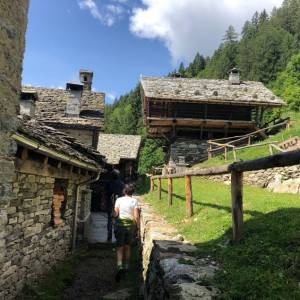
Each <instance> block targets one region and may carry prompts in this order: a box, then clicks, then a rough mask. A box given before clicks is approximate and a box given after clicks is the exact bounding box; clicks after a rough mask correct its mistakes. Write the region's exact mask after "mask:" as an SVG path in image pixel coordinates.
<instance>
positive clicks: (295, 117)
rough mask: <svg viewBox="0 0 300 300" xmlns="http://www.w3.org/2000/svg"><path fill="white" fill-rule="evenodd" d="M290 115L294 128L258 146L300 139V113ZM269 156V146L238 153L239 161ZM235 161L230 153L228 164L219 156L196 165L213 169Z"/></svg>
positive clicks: (283, 131)
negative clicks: (293, 138) (291, 138)
mask: <svg viewBox="0 0 300 300" xmlns="http://www.w3.org/2000/svg"><path fill="white" fill-rule="evenodd" d="M288 115H289V116H290V118H291V121H292V127H291V128H290V129H287V130H282V131H280V132H279V133H277V134H276V135H274V136H270V137H269V138H268V139H266V140H264V141H262V142H258V143H257V144H260V143H266V142H271V141H277V142H282V141H284V140H286V139H288V138H290V137H295V136H298V137H300V113H295V112H289V114H288ZM274 153H276V150H275V149H274ZM268 155H270V152H269V146H268V145H264V146H261V147H255V148H248V149H242V150H238V151H237V159H240V160H249V159H255V158H260V157H264V156H268ZM233 161H234V159H233V153H232V152H231V151H230V152H229V155H228V161H227V162H225V158H224V155H218V156H215V157H213V158H212V159H209V160H207V161H205V162H203V163H201V164H198V165H196V167H212V166H217V165H222V164H225V163H231V162H233Z"/></svg>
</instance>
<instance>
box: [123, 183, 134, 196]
mask: <svg viewBox="0 0 300 300" xmlns="http://www.w3.org/2000/svg"><path fill="white" fill-rule="evenodd" d="M133 193H134V185H133V184H131V183H130V184H125V187H124V189H123V194H124V195H128V196H132V195H133Z"/></svg>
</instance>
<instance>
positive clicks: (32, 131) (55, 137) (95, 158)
mask: <svg viewBox="0 0 300 300" xmlns="http://www.w3.org/2000/svg"><path fill="white" fill-rule="evenodd" d="M19 122H20V124H19V127H18V131H17V134H18V135H21V136H24V137H26V138H28V139H30V140H33V141H35V142H37V143H40V144H41V145H43V146H45V147H47V148H49V149H51V150H54V151H57V152H59V153H62V154H65V155H67V156H70V157H74V158H75V159H78V160H80V161H82V162H85V163H89V164H92V165H94V166H95V167H99V165H103V163H104V157H103V155H101V154H100V153H99V152H97V151H96V150H94V149H93V148H91V147H89V146H86V145H84V144H82V143H80V142H79V141H78V140H76V139H75V138H72V137H70V136H68V135H66V134H65V133H63V132H60V131H58V130H56V129H54V128H52V127H49V126H46V125H44V124H42V123H40V122H38V121H37V120H30V119H26V118H20V119H19Z"/></svg>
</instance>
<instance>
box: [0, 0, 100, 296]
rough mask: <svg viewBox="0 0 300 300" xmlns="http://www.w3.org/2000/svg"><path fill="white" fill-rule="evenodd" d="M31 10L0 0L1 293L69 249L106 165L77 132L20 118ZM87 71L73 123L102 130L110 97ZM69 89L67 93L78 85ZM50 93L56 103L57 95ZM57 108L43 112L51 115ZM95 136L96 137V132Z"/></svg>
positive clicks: (21, 1)
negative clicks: (92, 184) (98, 88)
mask: <svg viewBox="0 0 300 300" xmlns="http://www.w3.org/2000/svg"><path fill="white" fill-rule="evenodd" d="M27 12H28V1H27V0H18V1H17V0H10V1H0V20H1V22H0V40H1V43H0V69H1V74H0V83H1V84H0V141H1V143H0V299H13V298H14V297H15V296H16V295H17V294H18V292H19V291H20V290H21V289H22V288H23V286H24V284H25V283H31V282H32V281H35V280H37V279H38V278H39V277H40V275H41V274H43V273H45V272H47V270H49V269H50V268H51V267H52V266H53V265H54V264H55V263H57V262H58V261H59V260H61V259H63V258H64V257H65V256H66V255H67V254H68V253H69V251H70V249H71V246H72V245H74V244H75V243H76V236H77V233H78V232H79V234H80V235H82V233H83V232H84V230H85V228H84V227H82V226H78V227H79V228H78V229H79V230H77V221H78V219H82V218H84V219H86V218H87V217H88V213H89V207H87V206H86V204H88V203H89V201H88V200H89V199H88V198H89V197H90V191H89V189H88V187H89V184H88V182H87V181H91V180H92V179H94V178H95V179H96V178H97V177H98V174H99V172H101V170H102V165H103V163H104V162H103V156H101V155H100V154H99V153H97V152H96V151H95V150H94V149H92V148H90V147H87V146H86V145H84V144H82V143H80V142H78V141H76V140H75V139H74V138H71V137H70V136H67V135H66V134H64V133H62V132H59V131H57V130H55V129H53V128H50V127H48V126H47V125H45V124H41V123H39V122H38V121H35V120H26V119H19V120H18V118H17V114H18V111H19V105H20V104H19V98H20V94H21V71H22V60H23V53H24V46H25V31H26V25H27ZM81 76H82V80H83V81H84V82H83V84H82V85H81V86H82V93H81V94H82V95H84V97H83V98H84V99H85V100H83V101H80V111H79V116H77V115H76V117H75V118H74V119H75V122H74V123H80V124H81V123H83V130H86V126H84V125H85V124H86V123H87V124H88V126H93V124H94V123H95V124H96V125H95V126H94V127H93V130H94V131H97V130H98V129H99V128H101V124H102V117H100V115H101V112H102V113H103V101H102V100H103V98H104V96H103V95H98V96H97V95H94V93H93V92H91V91H90V87H91V84H90V83H91V79H92V74H91V72H86V71H82V72H81ZM69 89H70V92H68V93H69V94H68V95H70V94H72V92H73V90H74V88H73V87H72V86H70V87H69ZM80 89H81V88H80ZM26 93H27V94H26V95H25V97H24V98H23V99H22V100H24V101H27V100H29V102H28V103H26V104H25V105H24V106H23V107H21V110H22V112H23V113H27V114H29V115H31V114H34V113H35V111H36V112H38V113H39V109H40V108H39V106H38V107H35V104H36V103H38V102H39V92H32V90H29V91H28V90H27V91H26ZM75 94H76V93H75V92H74V95H75ZM76 95H77V94H76ZM25 98H26V99H25ZM74 98H75V96H74ZM74 98H73V99H72V101H69V110H68V111H69V112H71V111H72V109H73V107H72V103H75V108H77V109H78V105H77V104H78V101H76V99H75V100H74ZM46 99H48V100H49V101H51V95H50V94H49V95H48V96H45V101H47V100H46ZM89 99H90V100H89ZM101 99H102V100H101ZM66 102H68V99H66ZM87 103H88V104H87ZM98 103H102V107H101V106H100V108H99V105H98ZM76 105H77V106H76ZM45 106H47V105H45ZM56 106H59V104H55V105H54V106H52V107H51V109H48V108H45V110H47V109H48V113H50V110H52V111H53V110H55V109H56ZM92 106H93V107H97V109H93V108H91V107H92ZM41 111H43V108H41ZM75 111H76V109H75ZM95 111H96V116H94V114H93V113H94V112H95ZM46 114H47V112H46ZM80 114H81V115H80ZM91 115H92V116H91ZM63 117H64V116H61V115H59V117H58V119H59V120H60V119H63ZM65 117H67V116H65ZM78 119H79V120H78ZM81 119H82V120H81ZM68 121H69V120H68ZM69 122H70V121H69ZM70 123H72V122H70ZM62 129H64V128H62ZM72 129H73V128H72ZM74 135H76V134H74ZM93 138H94V140H97V135H96V133H95V134H94V136H93ZM84 142H85V141H84ZM89 143H90V144H92V141H90V142H89ZM81 204H84V205H81ZM74 221H76V222H74ZM79 223H80V222H79Z"/></svg>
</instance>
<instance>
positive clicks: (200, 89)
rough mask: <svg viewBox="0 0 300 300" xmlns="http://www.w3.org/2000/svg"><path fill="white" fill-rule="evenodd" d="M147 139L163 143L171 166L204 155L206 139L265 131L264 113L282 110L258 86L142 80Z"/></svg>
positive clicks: (233, 80) (235, 81) (234, 79)
mask: <svg viewBox="0 0 300 300" xmlns="http://www.w3.org/2000/svg"><path fill="white" fill-rule="evenodd" d="M141 95H142V103H143V110H144V124H145V126H146V130H147V135H148V136H149V137H152V138H164V139H166V140H167V142H168V143H169V144H170V145H171V147H170V148H171V149H170V156H171V158H172V159H173V160H174V161H175V162H177V163H178V162H179V161H183V162H185V161H186V162H187V163H193V162H195V161H197V159H199V158H201V157H202V156H204V157H205V156H207V151H206V149H207V144H206V141H207V140H209V139H216V138H223V137H229V136H236V135H242V134H246V133H250V132H252V131H255V130H257V128H258V127H261V126H263V124H262V120H263V115H264V113H265V111H266V110H267V109H269V108H276V107H277V108H278V107H282V106H284V105H285V103H284V101H283V100H281V99H280V98H278V97H276V96H275V95H274V94H273V93H272V92H271V91H270V90H269V89H267V88H266V87H265V86H264V85H263V84H262V83H261V82H253V81H247V82H243V81H241V80H240V76H239V72H238V70H237V69H233V70H231V73H230V76H229V80H212V79H186V78H169V77H166V78H160V77H141Z"/></svg>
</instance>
